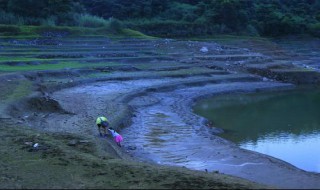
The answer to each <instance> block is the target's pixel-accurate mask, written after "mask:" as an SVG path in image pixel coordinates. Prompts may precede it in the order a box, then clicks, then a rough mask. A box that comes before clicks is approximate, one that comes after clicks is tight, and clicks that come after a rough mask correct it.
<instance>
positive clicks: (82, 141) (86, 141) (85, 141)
mask: <svg viewBox="0 0 320 190" xmlns="http://www.w3.org/2000/svg"><path fill="white" fill-rule="evenodd" d="M79 143H83V144H85V143H90V141H88V140H80V141H79Z"/></svg>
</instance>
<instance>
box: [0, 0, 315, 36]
mask: <svg viewBox="0 0 320 190" xmlns="http://www.w3.org/2000/svg"><path fill="white" fill-rule="evenodd" d="M319 10H320V1H318V0H255V1H253V0H241V1H240V0H216V1H207V0H197V1H196V0H173V1H169V0H153V1H148V0H121V1H116V0H90V1H87V0H28V1H26V0H0V24H4V26H1V27H0V34H2V35H9V34H10V35H16V34H21V33H23V31H20V28H19V27H17V26H14V25H20V26H21V25H36V26H43V27H44V26H46V27H54V26H72V27H81V28H82V29H81V30H83V31H82V32H80V34H92V33H93V34H95V30H89V28H90V29H93V28H107V30H105V31H107V32H111V33H119V32H120V33H121V32H122V29H124V28H131V29H134V30H138V31H140V32H143V33H145V34H148V35H154V36H160V37H194V36H211V35H217V34H231V35H251V36H282V35H290V34H311V35H314V36H320V34H319V25H320V11H319ZM47 29H49V28H47ZM51 29H52V28H51ZM100 31H101V30H100ZM70 34H79V33H72V32H71V33H70Z"/></svg>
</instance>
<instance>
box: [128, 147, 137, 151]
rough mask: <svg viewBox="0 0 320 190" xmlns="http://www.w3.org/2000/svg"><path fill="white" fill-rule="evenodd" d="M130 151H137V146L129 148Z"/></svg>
mask: <svg viewBox="0 0 320 190" xmlns="http://www.w3.org/2000/svg"><path fill="white" fill-rule="evenodd" d="M128 149H129V150H136V149H137V147H136V146H128Z"/></svg>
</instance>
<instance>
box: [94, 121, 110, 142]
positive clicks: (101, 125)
mask: <svg viewBox="0 0 320 190" xmlns="http://www.w3.org/2000/svg"><path fill="white" fill-rule="evenodd" d="M96 124H97V126H98V131H99V134H100V137H107V127H108V126H109V121H108V119H107V118H106V117H103V116H101V117H98V118H97V120H96Z"/></svg>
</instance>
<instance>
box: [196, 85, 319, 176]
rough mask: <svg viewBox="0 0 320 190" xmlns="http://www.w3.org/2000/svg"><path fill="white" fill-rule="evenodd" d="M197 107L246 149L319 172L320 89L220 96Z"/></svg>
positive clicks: (232, 139)
mask: <svg viewBox="0 0 320 190" xmlns="http://www.w3.org/2000/svg"><path fill="white" fill-rule="evenodd" d="M194 111H195V113H197V114H199V115H201V116H203V117H205V118H207V119H208V120H210V121H211V122H212V123H211V124H212V125H213V126H214V127H218V128H222V129H224V133H222V134H221V135H220V136H221V137H223V138H225V139H228V140H230V141H233V142H234V143H236V144H237V145H238V146H240V147H242V148H244V149H248V150H252V151H256V152H260V153H263V154H267V155H270V156H273V157H276V158H279V159H281V160H284V161H286V162H288V163H291V164H292V165H294V166H296V167H298V168H300V169H303V170H306V171H311V172H318V173H319V172H320V148H319V147H320V90H314V89H313V90H311V89H300V90H294V91H289V92H268V93H265V92H264V93H258V94H236V95H224V96H217V97H212V98H209V99H204V100H201V101H199V102H197V104H196V105H195V106H194Z"/></svg>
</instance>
